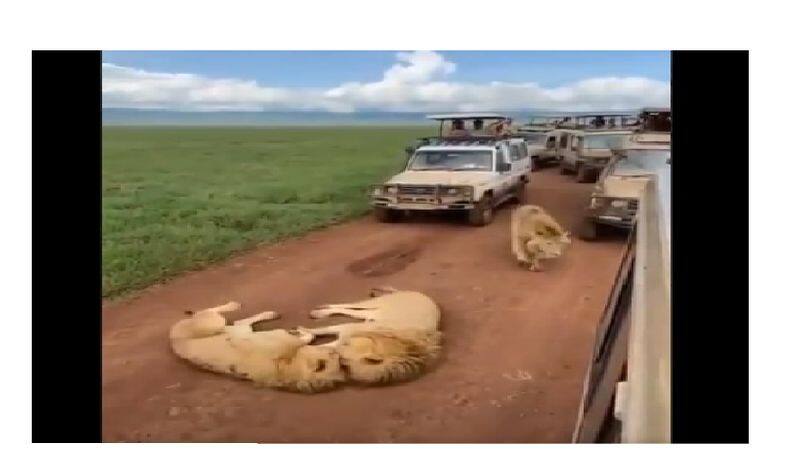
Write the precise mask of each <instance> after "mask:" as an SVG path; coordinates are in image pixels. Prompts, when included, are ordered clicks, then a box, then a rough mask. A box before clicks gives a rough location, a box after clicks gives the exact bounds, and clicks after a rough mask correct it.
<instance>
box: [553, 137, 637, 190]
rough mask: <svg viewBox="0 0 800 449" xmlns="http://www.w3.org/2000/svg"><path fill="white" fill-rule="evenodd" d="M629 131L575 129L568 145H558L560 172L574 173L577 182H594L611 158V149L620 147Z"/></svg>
mask: <svg viewBox="0 0 800 449" xmlns="http://www.w3.org/2000/svg"><path fill="white" fill-rule="evenodd" d="M630 134H631V131H625V130H614V131H611V130H591V131H590V130H575V131H573V134H572V135H571V136H570V141H569V144H568V145H559V147H558V155H559V159H560V160H561V173H562V174H569V173H575V174H576V176H577V180H578V182H595V181H596V180H597V178H598V177H599V175H600V173H601V171H602V170H603V167H605V166H606V164H607V163H608V161H609V160H610V159H611V151H612V150H613V149H621V148H622V147H623V146H624V143H625V140H627V139H628V137H629V136H630Z"/></svg>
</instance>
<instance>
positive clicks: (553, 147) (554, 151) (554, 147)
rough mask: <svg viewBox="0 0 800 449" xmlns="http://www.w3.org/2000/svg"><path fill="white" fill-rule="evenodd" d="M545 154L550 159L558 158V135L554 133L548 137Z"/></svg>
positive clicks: (545, 143)
mask: <svg viewBox="0 0 800 449" xmlns="http://www.w3.org/2000/svg"><path fill="white" fill-rule="evenodd" d="M544 154H545V155H547V156H549V157H555V158H558V157H559V156H560V155H559V154H558V133H552V134H549V135H548V136H547V140H545V142H544Z"/></svg>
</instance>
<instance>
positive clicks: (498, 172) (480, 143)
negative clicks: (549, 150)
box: [372, 114, 531, 226]
mask: <svg viewBox="0 0 800 449" xmlns="http://www.w3.org/2000/svg"><path fill="white" fill-rule="evenodd" d="M428 118H430V119H433V120H437V121H439V123H440V126H439V135H438V136H435V137H426V138H421V139H419V141H418V142H417V145H416V146H415V147H409V148H407V152H408V160H407V162H406V166H405V169H404V170H403V171H402V172H401V173H398V174H397V175H395V176H393V177H391V178H390V179H389V180H387V181H386V182H385V183H383V184H380V185H377V186H374V187H373V190H372V206H373V208H374V212H375V216H376V217H377V219H378V220H380V221H384V222H391V221H396V220H398V219H400V218H401V217H402V216H403V215H404V214H406V213H409V212H411V211H442V210H447V211H463V212H464V213H466V216H467V220H468V221H469V223H470V224H472V225H475V226H484V225H486V224H489V223H490V222H491V221H492V218H493V216H494V209H495V208H496V207H497V206H499V205H500V204H502V203H505V202H506V201H509V200H516V201H518V202H520V203H522V202H524V196H525V185H526V184H527V183H528V182H529V181H530V179H531V177H530V172H531V159H530V155H529V153H528V149H527V146H526V144H525V141H524V139H522V138H520V137H512V136H511V133H510V130H509V128H508V124H509V123H510V120H509V119H508V117H506V116H503V115H500V114H442V115H431V116H429V117H428ZM487 121H488V122H490V123H489V125H488V126H486V125H485V123H486V122H487ZM465 122H469V123H470V124H471V127H469V128H467V126H466V123H465ZM445 124H447V130H446V131H445Z"/></svg>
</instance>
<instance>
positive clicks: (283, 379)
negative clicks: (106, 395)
mask: <svg viewBox="0 0 800 449" xmlns="http://www.w3.org/2000/svg"><path fill="white" fill-rule="evenodd" d="M373 296H379V297H374V298H372V299H368V300H366V301H361V302H356V303H349V304H332V305H327V306H323V307H321V308H319V309H317V310H314V311H312V312H311V316H312V317H314V318H321V317H324V316H331V315H347V316H351V317H354V318H362V319H364V320H365V321H364V322H362V323H350V324H340V325H336V326H328V327H323V328H318V329H305V328H302V327H301V328H297V329H295V330H288V331H287V330H285V329H275V330H271V331H261V332H254V331H253V328H252V325H253V323H255V322H258V321H264V320H273V319H276V318H278V313H276V312H263V313H260V314H257V315H255V316H252V317H250V318H246V319H243V320H238V321H235V322H234V323H233V325H231V326H229V325H226V321H225V318H224V317H223V316H222V313H224V312H232V311H234V310H237V309H239V307H240V306H239V304H238V303H236V302H230V303H227V304H224V305H221V306H217V307H212V308H209V309H205V310H202V311H200V312H197V313H195V314H193V316H192V317H191V318H187V319H184V320H181V321H179V322H178V323H176V324H175V325H173V326H172V328H171V329H170V342H171V344H172V350H173V352H175V354H176V355H178V357H180V358H182V359H185V360H187V361H189V362H191V363H193V364H195V365H197V366H199V367H201V368H204V369H207V370H209V371H214V372H218V373H223V374H228V375H232V376H235V377H239V378H243V379H248V380H251V381H253V382H255V383H257V384H259V385H262V386H268V387H275V388H285V389H289V390H295V391H301V392H307V393H312V392H317V391H322V390H327V389H331V388H333V387H335V386H336V384H338V383H340V382H343V381H345V380H346V379H347V378H350V379H352V380H355V381H358V382H366V383H384V382H392V381H401V380H406V379H409V378H411V377H414V376H415V375H417V374H419V373H420V372H421V371H422V369H423V368H424V367H425V366H427V364H428V363H429V362H431V361H432V360H434V359H435V358H436V356H437V355H438V353H439V349H440V346H439V341H440V338H441V334H440V332H439V331H438V330H437V328H438V325H439V315H440V313H439V307H438V306H437V305H436V303H434V302H433V300H431V299H430V298H428V297H427V296H425V295H423V294H422V293H417V292H410V291H398V290H395V289H392V288H384V289H377V290H374V291H373ZM317 335H336V336H338V339H337V340H336V341H334V342H331V343H328V344H324V345H317V346H312V345H310V343H311V341H312V340H313V339H314V337H315V336H317Z"/></svg>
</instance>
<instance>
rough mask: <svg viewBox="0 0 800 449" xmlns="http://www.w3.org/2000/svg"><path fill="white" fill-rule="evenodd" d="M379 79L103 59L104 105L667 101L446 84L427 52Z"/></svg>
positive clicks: (478, 105) (624, 86) (438, 59)
mask: <svg viewBox="0 0 800 449" xmlns="http://www.w3.org/2000/svg"><path fill="white" fill-rule="evenodd" d="M396 57H397V63H395V64H394V65H393V66H391V67H390V68H389V69H387V70H386V71H385V72H384V73H383V78H382V79H380V80H378V81H375V82H369V83H344V84H342V85H339V86H337V87H334V88H331V89H290V88H281V87H270V86H262V85H259V84H258V83H257V82H255V81H248V80H241V79H214V78H208V77H204V76H200V75H193V74H184V73H158V72H148V71H144V70H139V69H135V68H130V67H122V66H118V65H114V64H108V63H104V64H103V107H106V108H150V109H179V110H193V111H260V110H325V111H334V112H351V111H355V110H364V109H370V110H371V109H376V110H385V111H475V110H521V109H549V110H569V111H578V110H611V109H634V108H639V107H642V106H667V105H669V95H670V89H669V84H668V83H665V82H662V81H657V80H652V79H648V78H638V77H625V78H622V77H605V78H590V79H585V80H582V81H579V82H576V83H572V84H567V85H563V86H559V87H555V88H544V87H541V86H540V85H538V84H537V83H535V82H529V83H506V82H499V81H497V82H491V83H485V84H476V83H461V82H455V81H448V80H447V77H448V75H451V74H452V73H454V72H455V71H456V65H455V64H454V63H452V62H450V61H447V60H446V59H444V57H442V55H440V54H438V53H435V52H430V51H417V52H411V53H405V52H401V53H398V54H397V55H396Z"/></svg>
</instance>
